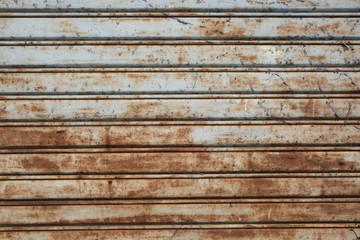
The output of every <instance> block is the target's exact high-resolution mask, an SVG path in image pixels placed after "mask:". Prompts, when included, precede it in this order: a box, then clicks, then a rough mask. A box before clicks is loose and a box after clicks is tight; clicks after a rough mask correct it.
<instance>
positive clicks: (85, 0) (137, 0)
mask: <svg viewBox="0 0 360 240" xmlns="http://www.w3.org/2000/svg"><path fill="white" fill-rule="evenodd" d="M0 3H1V5H0V6H1V8H2V9H4V10H28V11H31V10H57V11H59V10H60V11H61V10H62V11H74V10H80V11H84V10H100V11H101V10H102V11H122V10H123V11H124V10H125V11H164V10H167V11H199V10H203V11H254V10H255V11H269V10H275V11H276V10H282V11H289V10H290V11H291V10H294V11H296V10H298V11H309V10H311V11H317V10H318V11H357V10H358V9H359V8H360V3H359V1H358V0H337V1H331V0H304V1H297V0H261V1H257V0H238V1H224V0H203V1H198V0H185V1H180V2H179V1H174V0H171V1H165V0H146V1H143V0H106V1H96V0H77V1H71V0H47V1H39V0H26V1H24V0H17V1H12V0H3V1H1V2H0Z"/></svg>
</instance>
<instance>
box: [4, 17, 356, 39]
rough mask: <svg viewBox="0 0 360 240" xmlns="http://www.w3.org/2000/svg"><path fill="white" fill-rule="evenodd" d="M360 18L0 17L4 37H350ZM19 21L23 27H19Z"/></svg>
mask: <svg viewBox="0 0 360 240" xmlns="http://www.w3.org/2000/svg"><path fill="white" fill-rule="evenodd" d="M359 21H360V18H294V17H292V18H238V17H236V18H231V17H228V18H224V17H223V18H199V17H198V18H189V17H186V18H181V17H176V18H170V19H169V18H168V17H167V18H164V17H163V18H159V17H157V18H37V19H36V18H35V19H34V18H2V19H0V24H1V25H2V27H1V28H0V35H1V38H2V39H3V40H17V39H19V40H21V39H22V40H24V39H26V40H34V39H35V40H36V39H42V40H44V39H48V40H51V39H56V40H59V39H64V40H66V39H74V38H75V39H100V40H101V39H193V40H195V39H297V40H299V39H332V40H333V39H346V40H356V39H359V38H360V23H359ZM19 26H20V27H19Z"/></svg>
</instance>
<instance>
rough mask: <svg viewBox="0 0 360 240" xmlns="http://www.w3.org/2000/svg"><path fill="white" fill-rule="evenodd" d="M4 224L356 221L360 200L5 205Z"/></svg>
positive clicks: (2, 209) (2, 223)
mask: <svg viewBox="0 0 360 240" xmlns="http://www.w3.org/2000/svg"><path fill="white" fill-rule="evenodd" d="M0 215H1V216H3V217H2V219H0V224H1V225H3V226H7V225H55V224H56V225H59V224H64V225H72V224H115V223H117V224H120V223H121V224H151V223H153V224H158V223H168V224H169V223H176V224H196V223H284V222H287V223H329V222H335V223H336V222H337V223H354V222H357V221H358V218H357V216H359V215H360V204H359V203H346V204H344V203H336V202H333V203H243V204H237V203H229V204H146V205H78V206H77V205H72V206H61V205H58V206H39V205H38V206H4V207H0Z"/></svg>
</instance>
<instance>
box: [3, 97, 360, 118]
mask: <svg viewBox="0 0 360 240" xmlns="http://www.w3.org/2000/svg"><path fill="white" fill-rule="evenodd" d="M274 118H276V119H346V120H350V119H358V118H360V101H359V100H358V99H336V98H335V99H331V98H327V99H289V98H285V99H216V100H212V99H204V100H200V99H187V100H182V99H177V100H169V99H163V100H136V99H132V100H111V99H106V100H105V99H101V100H99V99H96V100H32V101H29V100H8V101H2V100H0V121H30V120H32V121H44V120H48V121H56V120H60V121H62V120H70V121H71V120H76V121H79V120H204V119H207V120H234V119H274Z"/></svg>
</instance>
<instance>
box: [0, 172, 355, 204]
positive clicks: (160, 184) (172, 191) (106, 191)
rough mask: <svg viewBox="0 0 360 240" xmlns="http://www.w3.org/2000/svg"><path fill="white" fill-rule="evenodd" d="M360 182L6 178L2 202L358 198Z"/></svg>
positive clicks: (1, 189)
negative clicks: (128, 199) (7, 179)
mask: <svg viewBox="0 0 360 240" xmlns="http://www.w3.org/2000/svg"><path fill="white" fill-rule="evenodd" d="M359 184H360V178H359V177H342V178H336V177H332V178H240V179H231V178H228V179H221V178H207V179H206V178H203V179H110V180H103V179H98V180H81V179H80V180H10V181H6V180H3V181H0V193H1V194H0V196H1V200H46V199H126V198H130V199H141V198H144V199H155V198H160V199H161V198H164V199H168V198H174V199H176V198H258V197H260V198H262V197H266V198H281V197H288V198H290V197H334V196H335V197H357V196H359V195H360V188H359V187H358V186H359ZM344 186H346V187H344Z"/></svg>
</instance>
